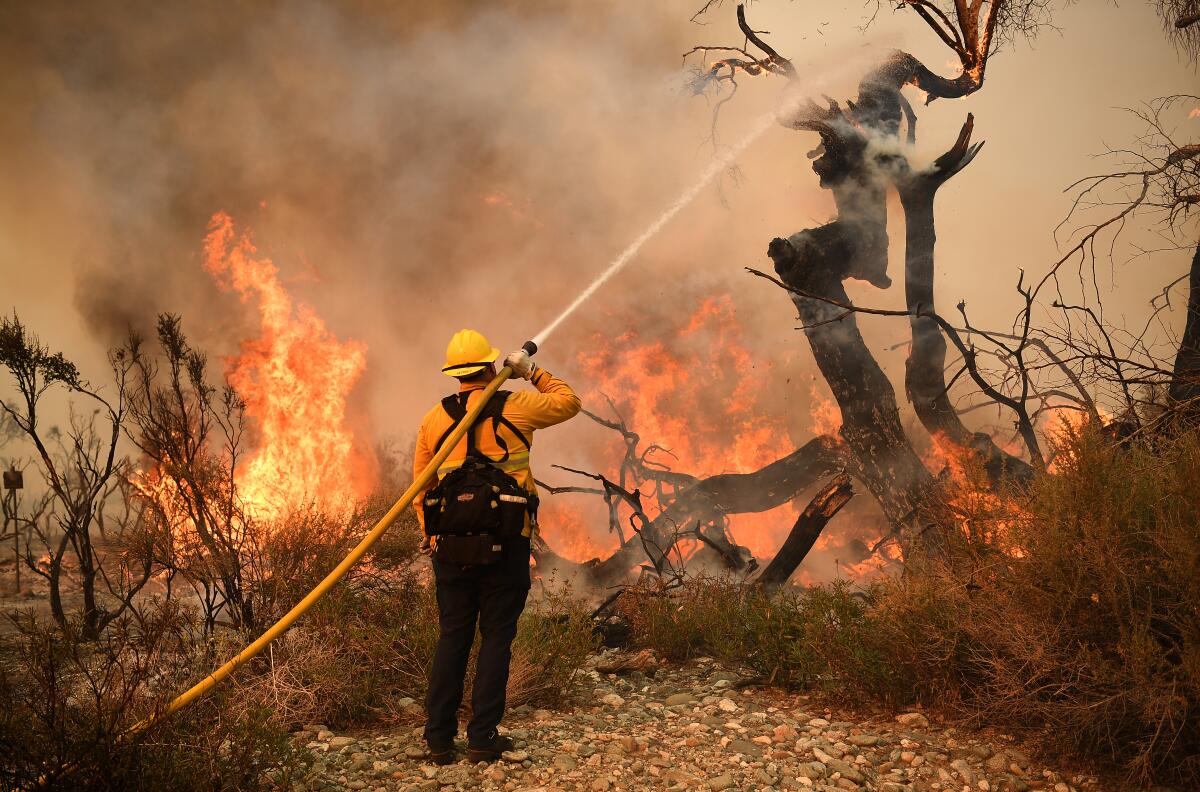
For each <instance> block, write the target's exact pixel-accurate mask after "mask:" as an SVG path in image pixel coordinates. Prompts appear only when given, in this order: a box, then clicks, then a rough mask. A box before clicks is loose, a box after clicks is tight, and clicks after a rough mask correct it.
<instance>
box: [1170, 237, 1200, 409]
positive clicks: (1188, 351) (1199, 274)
mask: <svg viewBox="0 0 1200 792" xmlns="http://www.w3.org/2000/svg"><path fill="white" fill-rule="evenodd" d="M1168 395H1169V396H1170V398H1171V400H1172V401H1175V402H1189V401H1192V400H1194V399H1197V398H1200V243H1198V244H1197V245H1196V252H1195V254H1194V255H1193V256H1192V269H1191V272H1190V273H1189V274H1188V302H1187V321H1186V324H1185V325H1184V327H1183V338H1181V339H1180V341H1179V352H1178V353H1176V355H1175V366H1174V370H1173V371H1172V376H1171V386H1170V388H1169V389H1168Z"/></svg>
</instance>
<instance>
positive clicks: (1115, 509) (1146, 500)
mask: <svg viewBox="0 0 1200 792" xmlns="http://www.w3.org/2000/svg"><path fill="white" fill-rule="evenodd" d="M1055 451H1056V454H1057V459H1056V463H1055V468H1056V471H1057V472H1056V474H1054V475H1043V476H1039V477H1038V478H1036V479H1035V481H1034V482H1033V484H1032V486H1031V488H1030V489H1029V491H1028V493H1027V494H1025V495H1024V496H1022V497H1020V498H1019V499H1017V500H1014V501H1012V502H1011V505H1010V508H1008V509H1006V510H1003V511H998V512H994V513H993V517H992V519H993V520H994V521H996V523H997V526H998V527H997V530H994V531H991V532H990V533H992V534H993V535H1006V536H1008V537H1010V541H1011V543H1012V544H1011V545H1010V546H1009V547H1007V548H1000V549H1003V550H1006V551H1007V552H998V549H997V548H995V547H982V548H979V547H977V548H973V550H974V551H975V552H974V559H973V562H972V563H971V564H970V565H967V564H964V563H959V564H944V565H940V566H938V567H937V568H931V569H927V570H925V571H924V572H922V573H920V574H917V575H911V576H909V577H908V578H907V579H903V580H898V581H895V582H893V583H891V584H889V586H888V587H887V588H886V589H884V590H882V592H881V596H880V598H879V600H878V602H877V604H876V613H877V614H878V617H879V619H878V621H879V623H880V624H881V625H882V626H883V627H884V628H885V629H886V639H887V641H888V642H889V643H891V644H892V645H893V646H894V647H895V649H896V655H895V657H896V659H897V661H898V662H901V663H903V664H904V665H906V666H907V667H909V668H910V669H911V671H912V673H913V674H914V676H915V677H916V678H917V679H918V680H920V681H921V688H920V690H919V692H920V693H922V694H923V695H924V696H926V697H931V696H934V695H937V693H938V692H939V691H941V692H942V698H943V701H944V702H946V703H951V704H953V705H954V706H955V707H956V708H957V709H959V710H960V711H961V712H964V713H966V714H970V715H973V716H976V717H980V718H983V719H986V720H987V721H988V722H991V723H999V724H1004V725H1006V726H1008V727H1011V728H1021V727H1028V726H1047V727H1050V728H1049V729H1048V730H1047V737H1048V738H1049V739H1050V740H1051V741H1052V742H1057V743H1059V745H1058V746H1053V745H1052V746H1050V747H1062V748H1065V749H1068V750H1071V751H1074V752H1076V753H1077V754H1080V755H1083V756H1087V757H1092V758H1096V759H1101V760H1103V761H1106V762H1113V763H1117V764H1119V765H1120V766H1122V767H1124V768H1125V770H1126V771H1128V772H1129V773H1130V774H1131V775H1134V776H1137V777H1139V778H1142V779H1149V778H1154V777H1161V778H1164V779H1168V780H1175V781H1184V782H1186V783H1189V784H1191V783H1195V782H1196V781H1197V780H1198V779H1200V756H1198V755H1197V754H1196V753H1195V750H1194V747H1195V746H1196V745H1197V744H1200V576H1198V575H1197V570H1198V569H1200V533H1198V532H1197V530H1196V526H1197V525H1198V524H1200V492H1198V491H1197V488H1196V482H1197V481H1198V480H1200V432H1197V431H1195V430H1191V431H1187V432H1184V433H1182V434H1180V435H1178V436H1170V435H1158V436H1148V437H1145V438H1141V439H1138V440H1136V441H1133V442H1130V443H1127V444H1125V445H1115V444H1114V443H1112V442H1111V441H1110V440H1108V439H1107V438H1105V437H1103V436H1102V435H1101V434H1100V433H1099V432H1095V431H1088V430H1086V429H1085V430H1083V431H1081V432H1072V433H1069V434H1068V435H1067V436H1066V437H1063V438H1061V439H1060V440H1059V442H1058V444H1057V448H1056V449H1055ZM947 697H953V698H954V700H953V701H947Z"/></svg>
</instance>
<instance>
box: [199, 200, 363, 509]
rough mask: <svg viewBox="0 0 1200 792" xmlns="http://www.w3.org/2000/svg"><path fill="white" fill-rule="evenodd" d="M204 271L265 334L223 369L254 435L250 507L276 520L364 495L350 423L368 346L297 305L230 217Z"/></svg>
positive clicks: (213, 232)
mask: <svg viewBox="0 0 1200 792" xmlns="http://www.w3.org/2000/svg"><path fill="white" fill-rule="evenodd" d="M204 268H205V269H206V270H207V271H208V272H209V273H210V274H211V275H212V276H213V277H214V278H215V279H216V280H217V283H218V284H219V285H220V286H221V287H222V288H224V289H230V290H232V291H234V292H236V293H237V295H238V297H239V298H240V299H241V301H242V302H253V303H255V304H256V307H257V310H258V318H259V332H260V334H259V337H258V338H255V339H250V340H246V341H243V342H242V344H241V352H240V354H238V355H237V356H236V357H234V358H231V359H230V360H228V361H227V371H226V375H227V378H228V380H229V383H230V384H231V385H232V386H233V387H234V388H235V389H237V391H238V393H239V394H240V395H241V397H242V398H243V399H244V400H245V402H246V414H247V416H248V417H249V418H250V419H251V420H252V422H253V425H254V427H255V430H256V439H257V444H256V448H254V450H253V451H252V453H251V454H250V456H249V457H248V458H247V459H246V460H245V461H244V462H243V463H242V465H241V466H240V467H239V469H238V470H237V472H236V481H237V485H238V489H239V492H240V495H241V498H242V500H243V502H244V503H245V505H246V507H247V509H248V510H249V511H250V512H251V513H252V514H254V515H255V516H257V517H259V518H262V519H273V518H277V517H279V516H281V514H282V513H284V512H285V511H286V509H287V508H289V507H293V506H296V505H300V504H306V503H312V502H316V503H321V504H324V505H328V506H331V507H339V506H341V505H342V504H344V503H346V502H347V501H348V500H350V499H351V498H354V497H356V496H362V495H364V494H366V492H367V491H368V490H369V489H370V486H371V484H372V479H373V474H372V466H371V463H370V459H369V457H367V456H366V455H364V454H363V453H362V452H361V451H356V443H355V438H354V436H353V433H352V432H351V431H350V429H349V428H348V426H347V423H346V401H347V397H348V396H349V394H350V392H351V390H352V389H353V387H354V385H355V383H356V382H357V381H358V379H359V377H360V376H361V375H362V373H363V370H364V368H365V367H366V351H367V350H366V346H365V345H363V344H362V343H360V342H358V341H353V340H351V341H339V340H338V339H337V338H336V337H334V335H333V334H332V333H331V332H330V331H329V330H328V328H326V326H325V323H324V322H323V321H322V320H321V318H320V317H319V316H317V314H316V313H315V312H314V311H313V309H312V308H311V307H309V306H308V305H305V304H303V303H297V302H295V301H294V300H293V299H292V296H291V295H290V294H289V293H288V292H287V290H286V289H285V288H284V287H283V285H282V284H281V283H280V281H279V270H278V269H277V268H276V266H275V265H274V264H273V263H272V262H271V260H270V259H269V258H266V257H262V256H259V255H258V251H257V250H256V248H255V247H254V244H253V242H252V241H251V239H250V236H249V234H247V233H244V232H243V233H241V234H240V235H239V234H238V232H237V231H236V230H235V228H234V222H233V218H232V217H230V216H229V215H228V214H226V213H224V212H218V213H217V214H215V215H213V217H212V220H211V221H210V223H209V229H208V235H207V236H206V237H205V239H204ZM359 447H360V448H361V445H360V446H359Z"/></svg>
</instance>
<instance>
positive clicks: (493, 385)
mask: <svg viewBox="0 0 1200 792" xmlns="http://www.w3.org/2000/svg"><path fill="white" fill-rule="evenodd" d="M521 348H522V349H524V350H525V351H526V352H528V353H529V354H530V355H532V354H534V353H536V352H537V344H535V343H534V342H533V341H526V342H525V344H524V345H523V346H522V347H521ZM512 374H513V370H512V369H511V368H509V367H508V366H505V367H504V368H502V369H500V371H499V373H497V374H496V376H495V378H493V379H492V381H491V382H489V383H488V384H487V387H485V388H484V389H483V397H482V398H480V399H479V400H478V401H476V402H475V405H474V406H473V407H471V409H470V410H468V411H467V414H466V416H465V417H464V418H463V420H462V421H461V422H460V423H459V424H458V426H457V427H456V428H455V429H454V431H453V432H451V433H450V436H449V437H448V438H446V442H444V443H442V446H441V448H439V449H438V451H437V453H435V454H434V455H433V459H431V460H429V464H428V465H426V466H425V469H424V470H422V471H421V472H420V473H419V474H417V477H416V478H415V479H414V480H413V483H412V484H410V485H409V487H408V489H406V490H405V491H404V494H403V495H401V496H400V498H399V499H398V500H397V501H396V502H395V503H393V504H392V508H390V509H388V511H387V514H385V515H383V517H381V518H379V522H377V523H375V527H374V528H372V529H371V531H370V532H369V533H368V534H367V535H366V536H364V537H363V538H362V540H361V541H359V543H358V544H357V545H355V546H354V549H353V550H351V551H350V552H349V553H348V554H347V555H346V557H345V558H343V559H342V561H341V563H339V564H338V565H337V566H336V567H334V568H333V569H332V570H331V571H330V572H329V574H327V575H326V576H325V577H324V579H322V580H321V582H320V583H318V584H317V585H316V586H314V587H313V590H312V591H310V592H308V594H306V595H305V596H304V599H302V600H300V601H299V602H297V603H296V604H295V605H293V606H292V609H291V610H289V611H288V612H287V613H285V614H284V615H283V616H282V617H281V618H280V619H279V621H277V622H275V623H274V624H272V625H271V626H270V627H269V628H267V630H266V631H265V632H264V633H263V634H262V635H260V636H258V638H256V639H255V640H254V641H253V642H251V643H250V644H249V645H247V646H246V648H245V649H243V650H242V651H240V652H238V653H237V654H236V655H234V656H233V657H232V658H231V659H230V660H228V661H227V662H226V663H225V664H224V665H222V666H221V667H220V668H218V669H216V670H215V671H213V672H212V673H211V674H209V675H208V676H206V677H205V678H204V679H202V680H200V681H199V682H197V683H196V684H195V685H193V686H192V687H190V688H189V689H187V690H185V691H184V692H183V693H180V694H179V695H178V696H176V697H175V698H174V699H172V700H171V703H170V704H168V705H167V706H166V707H165V708H164V709H163V710H162V711H161V712H159V713H157V714H156V715H155V716H153V717H151V718H147V719H145V720H142V721H139V722H137V723H135V724H134V725H133V726H132V727H130V729H129V730H128V731H127V732H126V733H125V734H124V735H123V736H124V737H125V738H128V737H131V736H133V735H135V734H137V733H138V732H141V731H144V730H145V729H147V728H149V727H150V726H151V725H152V724H154V723H157V722H158V721H159V720H161V719H163V718H165V717H168V716H170V715H173V714H174V713H176V712H179V711H180V710H181V709H183V708H184V707H186V706H187V705H189V704H191V703H192V702H193V701H195V700H196V699H198V698H200V697H201V696H203V695H204V694H206V693H208V692H209V691H210V690H212V689H213V688H215V687H216V686H217V685H219V684H221V682H222V681H224V680H225V679H226V678H227V677H229V675H230V674H232V673H233V672H234V671H236V670H237V669H238V668H240V667H241V666H242V665H244V664H245V663H246V662H247V661H249V660H250V659H252V658H253V657H254V656H255V655H257V654H258V653H259V652H261V651H262V650H263V649H266V648H267V646H268V645H269V644H270V643H271V642H272V641H274V640H275V639H276V638H278V637H279V636H281V635H283V634H284V633H285V632H287V631H288V629H289V628H290V627H291V626H292V625H293V624H295V623H296V622H297V621H299V620H300V617H301V616H303V615H304V614H305V613H307V612H308V610H309V609H310V608H312V606H313V605H315V604H316V603H317V602H318V601H319V600H320V599H321V598H322V597H324V596H325V595H326V594H328V593H329V591H330V589H332V588H333V587H334V586H335V585H337V584H338V582H339V581H340V580H341V579H342V578H343V577H345V575H346V573H347V572H349V571H350V569H351V568H352V567H353V566H354V565H355V564H357V563H358V562H359V561H361V560H362V557H363V556H364V555H366V554H367V551H368V550H370V549H371V547H372V546H373V545H374V544H375V543H376V542H377V541H379V538H380V537H381V536H383V535H384V533H386V532H387V529H388V528H390V527H391V526H392V523H394V522H395V521H396V518H397V517H399V516H400V514H401V512H403V511H404V510H405V509H407V508H408V507H409V505H410V504H411V503H412V502H413V499H414V498H416V497H417V495H418V494H419V493H420V492H421V491H422V490H424V489H425V486H426V485H427V484H429V482H430V481H432V480H433V477H434V476H436V475H437V471H438V468H440V467H441V466H442V463H443V462H445V461H446V457H448V456H450V452H452V451H453V450H454V448H455V447H456V446H457V445H458V443H459V441H460V440H462V438H463V437H464V436H465V435H466V433H467V432H468V431H469V430H470V429H471V427H472V426H474V425H475V421H476V420H478V418H479V414H480V413H481V412H482V411H483V408H484V407H485V406H486V405H487V402H488V399H490V398H491V397H492V394H494V393H495V392H496V391H497V390H499V389H500V386H501V385H502V384H503V383H504V381H505V380H507V379H508V378H509V377H511V376H512Z"/></svg>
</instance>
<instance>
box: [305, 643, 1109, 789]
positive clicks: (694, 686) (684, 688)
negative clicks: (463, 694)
mask: <svg viewBox="0 0 1200 792" xmlns="http://www.w3.org/2000/svg"><path fill="white" fill-rule="evenodd" d="M618 659H620V658H619V657H613V651H612V650H606V651H605V653H604V654H603V655H602V656H601V657H600V658H598V659H597V661H596V663H595V665H600V661H601V660H602V661H603V663H604V665H605V666H614V665H616V663H615V662H614V661H615V660H618ZM595 665H590V666H589V669H590V668H594V667H595ZM585 673H587V674H588V676H587V677H586V680H587V681H586V684H587V685H589V686H590V687H591V688H592V690H590V691H585V692H584V693H583V694H582V696H581V698H580V700H579V705H578V706H577V707H576V708H575V709H573V710H566V711H552V710H547V709H538V708H536V707H534V706H524V707H516V708H513V709H512V710H510V712H509V715H508V717H507V718H506V719H505V722H504V724H503V726H502V731H504V730H505V729H504V727H507V731H506V733H507V734H508V736H509V737H511V738H512V739H513V740H514V741H515V743H516V748H515V749H514V750H512V751H507V752H505V753H504V754H503V756H502V757H501V758H502V761H501V762H496V763H494V764H490V765H486V764H482V763H481V764H480V765H478V766H475V765H468V764H467V763H466V762H465V761H461V759H460V761H459V762H457V763H455V764H452V765H446V766H444V767H438V766H436V765H433V764H431V763H429V761H428V752H427V751H426V750H425V746H424V744H423V743H422V741H421V730H420V728H419V727H420V719H421V715H420V714H419V713H416V712H412V713H408V715H409V716H410V719H409V720H407V721H403V723H405V726H404V727H403V728H400V729H398V730H397V729H395V727H388V728H387V729H386V730H384V731H381V732H379V733H377V734H372V735H367V736H361V737H349V736H337V735H335V734H333V733H332V732H331V731H330V730H329V729H328V728H327V727H326V726H324V725H322V724H311V725H305V726H303V727H302V728H301V729H300V730H299V731H297V732H296V733H295V734H294V735H293V739H294V742H295V744H296V745H297V746H298V747H300V748H305V747H307V748H308V750H310V751H311V752H312V754H313V757H314V761H313V764H312V766H311V768H310V770H309V771H308V775H307V777H306V778H305V779H304V780H303V781H302V782H301V783H300V784H299V785H297V786H295V787H294V788H293V789H294V790H296V791H297V792H303V791H306V790H312V791H313V792H346V790H369V792H376V790H388V791H389V792H390V790H396V789H404V790H421V791H422V792H439V791H440V792H455V790H468V789H470V790H475V789H478V790H481V792H635V791H636V790H643V789H667V790H676V792H693V791H699V792H703V790H712V791H713V792H721V790H757V792H784V791H785V790H787V792H794V791H795V790H800V791H801V792H837V791H838V790H846V791H847V792H869V791H873V790H878V791H879V792H964V790H967V792H1030V790H1031V789H1037V790H1043V791H1044V792H1051V791H1053V792H1099V790H1100V787H1099V786H1097V785H1096V783H1095V782H1094V781H1092V780H1084V779H1079V778H1076V777H1075V776H1069V775H1067V774H1064V773H1061V772H1057V773H1056V772H1055V771H1054V769H1050V768H1046V769H1045V771H1044V772H1043V767H1042V766H1041V765H1038V766H1036V767H1035V766H1034V765H1033V764H1032V762H1031V761H1030V760H1029V758H1028V756H1027V754H1026V753H1025V752H1023V751H1022V750H1021V748H1020V745H1019V743H1017V742H1016V741H1015V740H1013V738H1011V737H1001V738H1000V739H996V738H995V737H993V738H985V737H974V736H972V735H971V734H969V733H966V732H965V731H956V730H955V729H953V728H945V729H942V728H939V729H931V726H930V723H929V719H928V717H927V716H926V715H925V714H924V713H922V712H903V713H900V714H886V715H885V714H882V713H881V714H878V715H873V716H871V715H868V716H865V717H853V716H848V715H847V714H845V713H840V712H837V711H836V710H821V709H816V706H815V704H814V703H813V702H811V701H809V700H808V699H807V698H806V697H803V696H797V695H796V694H795V693H789V692H785V691H780V690H772V689H769V688H758V687H756V688H751V689H746V690H735V689H734V688H735V686H734V684H733V683H734V682H735V681H737V680H739V679H743V678H745V677H747V676H749V675H750V672H749V670H747V669H727V668H722V667H721V666H720V665H719V664H716V663H715V662H713V661H703V662H697V663H693V664H691V665H687V666H682V667H680V666H672V665H668V664H659V665H657V666H656V667H655V668H654V676H653V677H650V676H648V675H646V674H641V673H638V672H635V673H631V674H625V675H616V674H613V675H608V674H600V673H597V672H595V671H587V672H585ZM396 704H397V707H396V709H399V710H400V711H402V712H407V711H406V710H404V706H403V705H402V704H400V703H399V702H396ZM411 705H412V706H415V707H416V708H417V709H419V705H416V704H415V702H412V703H411ZM805 710H807V712H806V711H805ZM814 710H815V711H814ZM460 757H461V753H460ZM1034 781H1036V783H1032V782H1034ZM1065 781H1070V782H1071V784H1067V783H1065Z"/></svg>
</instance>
